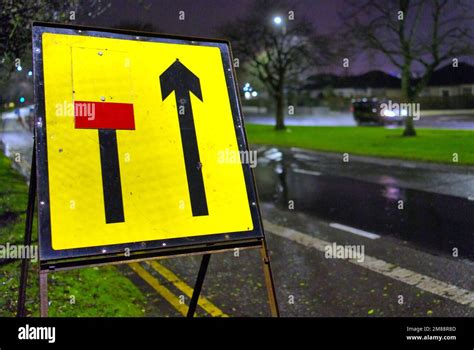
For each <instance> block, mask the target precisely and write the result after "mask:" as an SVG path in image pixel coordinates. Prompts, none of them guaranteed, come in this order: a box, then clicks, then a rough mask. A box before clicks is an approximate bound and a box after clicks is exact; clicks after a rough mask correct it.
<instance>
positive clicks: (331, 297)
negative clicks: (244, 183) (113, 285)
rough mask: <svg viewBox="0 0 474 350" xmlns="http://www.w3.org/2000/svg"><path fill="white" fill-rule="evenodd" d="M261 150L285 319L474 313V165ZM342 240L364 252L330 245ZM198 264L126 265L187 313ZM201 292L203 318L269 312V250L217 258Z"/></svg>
mask: <svg viewBox="0 0 474 350" xmlns="http://www.w3.org/2000/svg"><path fill="white" fill-rule="evenodd" d="M0 140H2V142H3V143H5V144H6V146H7V148H8V150H9V152H10V155H12V154H14V153H15V152H16V151H18V150H20V152H21V154H24V155H25V156H24V157H23V158H22V159H27V156H26V155H27V154H28V153H31V134H29V133H28V132H24V131H21V130H16V131H15V130H10V131H5V132H3V133H0ZM256 150H257V151H258V155H259V158H258V165H257V167H256V169H255V173H256V179H257V187H258V191H259V196H260V202H261V211H262V215H263V219H264V226H265V230H266V236H267V240H268V247H269V250H270V253H271V259H272V267H273V272H274V279H275V284H276V287H277V297H278V301H279V304H280V308H281V313H282V315H283V316H299V317H305V316H318V317H321V316H329V317H334V316H474V278H473V276H474V249H473V242H474V239H473V238H474V237H473V236H474V232H473V230H472V227H473V224H474V217H473V216H472V212H473V210H474V201H473V199H474V168H473V167H455V166H453V167H451V166H444V165H433V164H431V165H425V164H422V163H415V162H408V161H394V160H380V159H374V158H368V157H360V156H351V157H350V161H349V162H348V163H346V162H343V161H342V155H340V154H330V153H316V152H310V151H305V150H300V149H277V148H274V147H262V146H260V147H256ZM22 161H23V160H22ZM23 165H25V164H23ZM26 166H27V164H26ZM400 200H401V201H403V202H402V203H403V209H400V208H399V205H400V202H399V201H400ZM334 244H336V245H334ZM339 247H346V249H345V250H343V251H342V252H343V253H346V254H347V253H348V252H353V251H355V250H356V249H358V251H359V252H360V253H361V255H359V256H355V257H354V256H353V257H352V258H349V257H347V256H343V255H337V254H328V252H330V250H329V249H334V251H335V252H337V251H338V250H337V249H338V248H339ZM362 249H363V250H362ZM349 250H350V251H349ZM199 262H200V258H199V257H186V258H179V259H178V258H175V259H167V260H163V261H160V263H159V264H156V263H155V264H150V263H140V264H130V265H121V266H120V270H121V271H122V272H123V273H124V274H126V275H127V276H128V277H129V278H130V279H131V280H132V281H133V282H134V283H135V284H136V285H137V286H138V288H139V289H140V290H141V291H142V292H143V293H144V294H146V295H147V296H148V299H147V300H148V303H147V308H146V313H147V315H149V316H182V315H184V314H185V313H186V310H187V306H186V305H187V304H188V303H189V300H190V295H191V291H192V286H193V285H194V281H195V278H196V275H197V272H198V269H199ZM202 295H203V296H204V299H201V301H200V303H199V308H198V310H197V314H198V315H199V316H209V315H212V316H268V315H269V308H268V305H267V303H266V291H265V284H264V279H263V273H262V269H261V264H260V256H259V253H258V252H257V251H254V250H242V251H233V252H228V253H222V254H216V255H213V256H212V259H211V262H210V266H209V271H208V274H207V276H206V280H205V284H204V287H203V293H202Z"/></svg>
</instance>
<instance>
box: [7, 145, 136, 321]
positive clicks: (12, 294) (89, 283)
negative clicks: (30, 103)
mask: <svg viewBox="0 0 474 350" xmlns="http://www.w3.org/2000/svg"><path fill="white" fill-rule="evenodd" d="M27 198H28V188H27V186H26V184H25V181H24V179H23V178H22V177H21V176H20V175H19V174H18V173H17V172H15V171H14V170H13V169H12V167H11V163H10V160H9V159H7V158H6V157H5V156H3V155H1V154H0V245H5V244H6V243H7V242H10V244H22V243H23V235H24V222H25V209H26V204H27ZM35 233H36V227H35V228H34V231H33V237H34V242H33V244H37V240H36V234H35ZM19 272H20V262H12V263H8V264H6V265H0V316H14V315H15V313H16V307H17V298H18V283H19V278H20V274H19ZM28 282H29V283H28V289H27V304H26V305H27V310H28V314H29V315H32V316H38V315H39V289H38V264H37V263H32V264H30V273H29V280H28ZM48 292H49V300H50V302H51V304H50V308H49V314H50V316H71V317H74V316H84V317H85V316H143V315H144V308H145V297H144V296H143V294H142V293H141V292H140V291H139V290H138V288H137V287H136V286H135V285H134V284H133V283H132V282H131V281H130V280H129V279H128V278H127V277H125V276H123V275H122V274H121V273H120V272H119V271H118V270H117V269H116V268H115V267H114V266H107V267H100V268H97V267H96V268H85V269H76V270H71V271H63V272H56V273H52V274H50V275H49V289H48Z"/></svg>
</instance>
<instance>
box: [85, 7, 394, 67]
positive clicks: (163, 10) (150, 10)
mask: <svg viewBox="0 0 474 350" xmlns="http://www.w3.org/2000/svg"><path fill="white" fill-rule="evenodd" d="M96 1H97V0H96ZM105 1H106V0H102V2H105ZM109 1H110V2H111V4H112V6H111V8H110V9H109V10H108V11H107V12H105V13H104V14H103V15H101V16H100V17H98V18H96V19H82V18H77V23H80V24H82V23H84V24H90V25H97V26H105V27H109V26H119V25H120V23H123V22H128V23H149V24H152V25H153V27H154V29H155V31H159V32H162V33H169V34H181V35H189V36H203V37H219V33H218V30H217V29H218V28H219V27H220V26H221V25H223V24H225V23H226V22H229V21H232V20H234V19H235V18H237V17H239V16H242V15H244V14H245V11H246V9H247V7H248V5H249V3H251V1H252V0H143V1H140V0H138V1H137V0H109ZM381 1H384V0H381ZM288 2H289V3H290V4H294V5H295V6H294V8H295V9H296V10H295V16H299V15H301V16H304V17H306V18H307V19H310V20H311V21H313V24H314V25H315V27H316V28H317V30H318V32H320V33H326V34H330V33H331V32H333V31H337V30H338V29H339V28H340V27H342V25H343V23H341V19H340V17H339V13H341V12H342V11H343V10H344V6H345V0H293V1H288ZM298 9H299V10H298ZM181 10H183V11H185V16H186V17H185V20H184V21H180V20H179V19H178V13H179V11H181ZM372 69H381V70H384V71H386V72H389V73H391V74H394V75H395V74H398V70H397V69H396V68H395V67H394V66H392V65H391V64H390V63H389V61H388V60H387V59H385V58H384V57H382V56H376V57H373V58H370V59H368V58H367V57H366V56H362V55H361V56H360V57H359V58H358V59H357V60H352V62H351V68H350V70H349V72H346V73H350V74H356V73H363V72H366V71H369V70H372Z"/></svg>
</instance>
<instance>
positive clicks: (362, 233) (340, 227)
mask: <svg viewBox="0 0 474 350" xmlns="http://www.w3.org/2000/svg"><path fill="white" fill-rule="evenodd" d="M329 226H331V227H332V228H336V229H338V230H342V231H346V232H350V233H353V234H355V235H358V236H362V237H365V238H369V239H377V238H380V236H379V235H376V234H375V233H371V232H367V231H363V230H359V229H358V228H354V227H350V226H346V225H342V224H338V223H335V222H332V223H330V224H329Z"/></svg>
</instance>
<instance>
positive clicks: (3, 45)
mask: <svg viewBox="0 0 474 350" xmlns="http://www.w3.org/2000/svg"><path fill="white" fill-rule="evenodd" d="M110 6H111V3H110V2H107V1H99V0H35V1H32V0H0V87H1V86H2V85H4V84H5V83H7V82H8V78H9V77H10V74H11V73H12V72H13V71H14V70H15V69H16V66H18V64H19V63H20V62H21V63H20V64H23V62H25V65H24V66H30V67H31V27H32V22H33V21H48V22H56V23H76V21H77V20H81V19H83V18H94V17H97V16H100V15H102V14H103V13H104V12H105V11H106V10H107V9H108V8H109V7H110Z"/></svg>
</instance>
